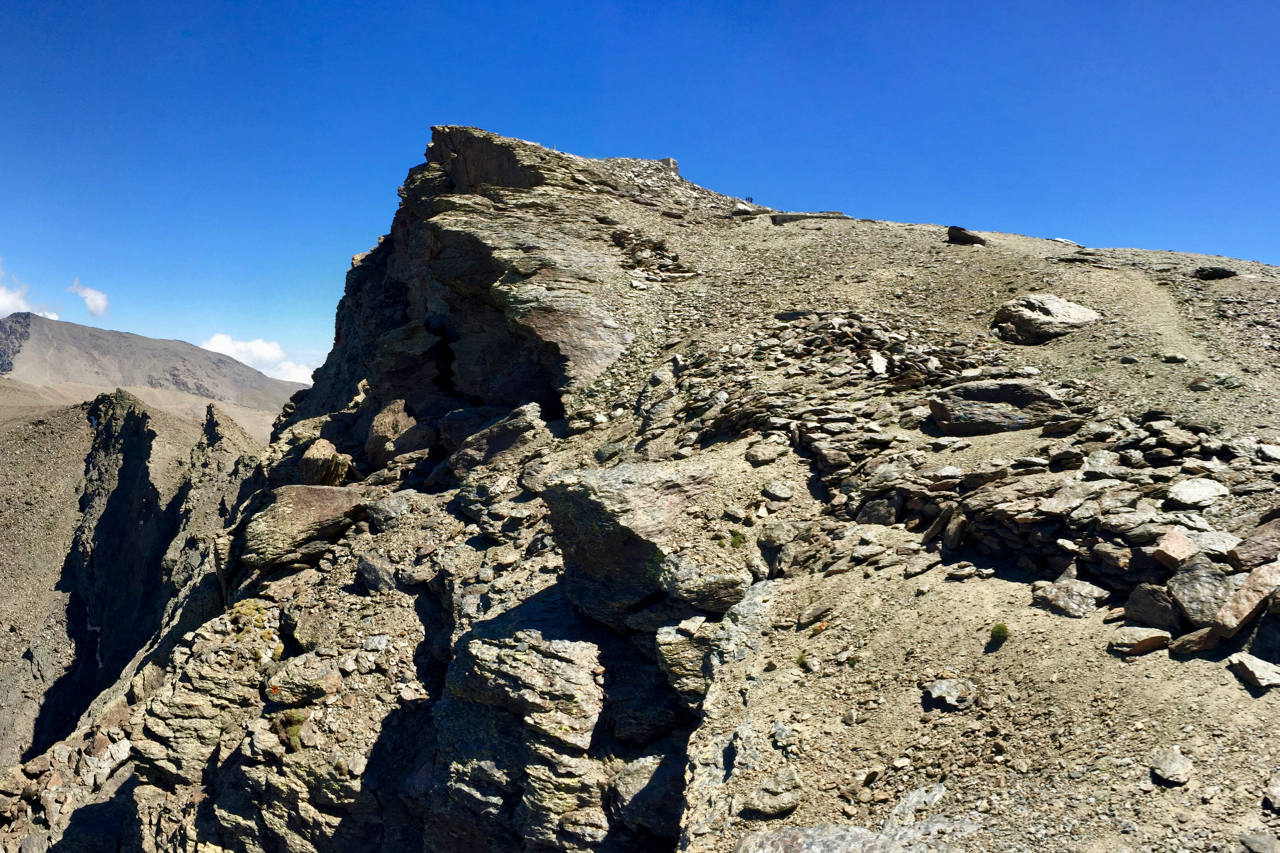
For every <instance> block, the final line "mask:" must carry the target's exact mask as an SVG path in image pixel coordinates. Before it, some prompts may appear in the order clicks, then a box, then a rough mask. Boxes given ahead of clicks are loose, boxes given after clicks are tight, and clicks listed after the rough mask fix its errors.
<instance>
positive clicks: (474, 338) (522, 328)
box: [294, 127, 629, 420]
mask: <svg viewBox="0 0 1280 853" xmlns="http://www.w3.org/2000/svg"><path fill="white" fill-rule="evenodd" d="M572 171H573V170H572V169H570V167H569V163H568V161H567V159H566V157H565V155H558V154H555V153H554V152H550V151H547V150H546V149H544V148H542V147H540V146H536V145H532V144H530V143H524V142H519V141H516V140H510V139H503V138H501V137H496V136H494V135H493V134H487V133H484V132H483V131H475V130H473V129H470V128H455V127H442V128H436V129H435V130H434V131H433V135H432V142H431V145H430V146H429V147H428V149H427V162H426V163H425V164H424V165H422V166H420V167H418V168H416V169H414V170H413V171H412V172H410V173H409V177H408V179H407V180H406V181H405V184H404V186H403V187H401V198H402V199H403V201H402V203H401V206H400V210H399V212H398V213H397V214H396V217H395V221H394V222H393V223H392V227H391V233H390V234H389V235H387V236H386V237H383V238H381V239H380V240H379V243H378V246H377V247H376V248H375V249H373V250H372V251H371V252H369V253H367V254H365V255H358V256H356V258H355V259H354V260H353V262H352V268H351V271H350V272H349V273H348V274H347V287H346V295H345V296H344V297H343V301H342V303H341V304H340V306H339V309H338V324H337V334H336V337H335V341H336V342H335V345H334V349H333V352H332V354H331V355H330V356H329V359H328V360H327V361H326V362H325V364H324V366H323V367H321V368H320V369H319V370H318V371H317V373H316V385H315V388H314V389H313V390H311V391H310V392H307V393H306V395H305V396H304V397H302V399H301V400H300V402H299V403H298V404H297V410H296V414H295V415H294V419H297V418H306V417H314V416H316V415H320V414H324V413H326V412H330V411H334V410H337V409H341V408H342V407H344V406H345V405H346V404H347V403H348V401H350V400H351V399H352V398H353V397H354V396H355V395H356V394H357V393H358V388H357V385H358V383H359V382H360V380H362V379H364V378H365V377H368V378H369V379H370V390H371V392H372V393H373V394H374V395H375V396H376V397H377V398H378V399H379V400H380V401H382V402H383V403H384V404H385V403H389V402H391V401H392V400H396V399H402V400H404V401H405V404H406V407H407V409H408V410H409V412H410V413H411V414H412V415H413V416H414V417H416V418H418V419H419V420H421V419H423V418H427V417H439V416H441V415H444V414H445V413H447V412H449V411H452V410H454V409H459V408H464V407H467V406H472V405H491V406H503V407H507V408H514V407H516V406H519V405H522V404H524V403H529V402H534V403H538V404H540V405H541V406H542V408H543V412H544V416H545V418H546V420H556V419H557V418H559V417H561V416H562V415H561V413H563V412H564V411H565V403H566V398H568V397H572V396H573V395H574V394H575V393H576V392H578V391H580V390H581V389H582V388H584V387H585V386H586V385H587V384H588V383H590V382H591V380H593V379H594V378H595V377H596V376H598V375H599V374H600V372H601V371H603V370H604V369H605V368H607V367H608V366H609V365H610V364H612V363H613V361H614V360H615V359H616V358H617V357H618V356H619V355H620V354H621V353H622V350H623V349H624V348H625V347H626V345H627V342H628V340H629V336H628V334H627V333H626V332H625V331H623V330H622V329H621V328H620V327H619V324H618V323H617V321H616V320H615V319H614V318H612V317H611V316H610V315H609V313H608V312H607V311H605V310H604V309H602V308H601V306H600V304H599V303H598V301H597V299H596V298H595V294H596V292H597V291H598V290H599V289H600V288H601V287H602V283H603V282H602V275H601V272H602V268H605V267H607V266H612V265H613V264H614V263H616V262H615V261H614V260H613V257H612V256H613V252H612V251H609V250H608V248H609V247H606V246H600V245H597V244H595V243H593V242H592V241H591V240H590V239H588V238H589V235H588V234H586V233H583V232H582V231H581V230H580V229H577V228H574V227H572V225H571V224H569V223H567V222H566V223H561V224H560V225H559V226H557V227H555V228H553V230H551V231H548V230H547V229H546V228H545V227H544V226H545V224H546V222H545V221H543V222H540V223H539V227H536V228H535V227H529V225H528V224H526V223H525V222H523V221H521V220H520V219H519V218H515V217H511V216H508V215H505V213H506V211H507V210H508V209H509V208H507V207H506V206H505V205H504V204H503V203H501V202H495V201H494V200H491V198H490V197H488V196H486V195H485V193H486V192H487V191H490V190H501V191H503V192H504V193H506V194H508V195H514V194H515V193H518V191H521V190H528V189H530V188H533V187H538V186H543V185H547V184H557V183H559V184H566V183H572V179H571V177H570V176H571V174H572ZM517 197H518V196H517ZM543 205H544V203H543V202H537V201H534V202H531V206H532V207H533V208H534V209H535V210H536V209H538V208H540V207H543Z"/></svg>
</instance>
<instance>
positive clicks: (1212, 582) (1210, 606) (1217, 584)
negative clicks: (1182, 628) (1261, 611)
mask: <svg viewBox="0 0 1280 853" xmlns="http://www.w3.org/2000/svg"><path fill="white" fill-rule="evenodd" d="M1240 582H1243V579H1242V580H1241V581H1240ZM1238 583H1239V582H1236V581H1232V580H1231V579H1230V578H1228V577H1226V576H1224V575H1223V574H1222V572H1221V571H1219V570H1218V569H1217V568H1216V567H1214V565H1213V563H1211V562H1209V560H1208V559H1207V558H1204V557H1193V558H1192V559H1191V561H1190V562H1189V563H1187V565H1186V566H1184V567H1183V570H1182V571H1180V572H1178V573H1177V574H1175V575H1174V576H1173V577H1171V578H1169V582H1168V583H1167V584H1166V588H1167V589H1168V590H1169V595H1170V596H1171V597H1172V598H1173V600H1174V601H1176V602H1178V606H1179V607H1181V608H1182V612H1183V613H1184V614H1186V617H1187V619H1189V620H1190V621H1191V624H1192V625H1195V626H1196V627H1197V628H1207V627H1209V626H1210V625H1212V624H1213V622H1214V620H1215V619H1217V618H1218V611H1219V610H1221V609H1222V605H1224V604H1226V603H1227V599H1229V598H1230V597H1231V594H1232V593H1234V592H1235V591H1236V587H1237V586H1238Z"/></svg>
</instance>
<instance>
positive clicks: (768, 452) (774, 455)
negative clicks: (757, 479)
mask: <svg viewBox="0 0 1280 853" xmlns="http://www.w3.org/2000/svg"><path fill="white" fill-rule="evenodd" d="M789 450H790V448H789V447H787V446H786V445H783V444H774V443H773V442H772V441H757V442H756V443H755V444H753V445H751V446H750V447H748V448H747V461H748V462H750V463H751V464H752V465H756V466H760V465H768V464H769V463H770V462H776V461H778V460H779V459H781V458H782V457H783V456H785V455H786V454H787V452H788V451H789Z"/></svg>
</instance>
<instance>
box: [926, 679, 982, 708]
mask: <svg viewBox="0 0 1280 853" xmlns="http://www.w3.org/2000/svg"><path fill="white" fill-rule="evenodd" d="M924 689H925V692H926V693H928V694H929V696H930V697H931V698H932V699H933V700H934V701H935V702H941V703H942V704H944V705H946V706H947V707H949V708H953V709H956V710H961V711H963V710H964V709H965V708H969V707H972V706H973V703H974V702H976V701H978V687H977V685H976V684H974V683H973V682H972V681H969V680H967V679H963V678H942V679H939V680H937V681H931V682H929V683H928V684H926V685H925V686H924Z"/></svg>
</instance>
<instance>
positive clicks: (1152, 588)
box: [1124, 583, 1183, 635]
mask: <svg viewBox="0 0 1280 853" xmlns="http://www.w3.org/2000/svg"><path fill="white" fill-rule="evenodd" d="M1124 618H1125V619H1127V620H1129V621H1130V622H1137V623H1138V624H1139V625H1145V626H1147V627H1149V628H1158V629H1160V630H1162V631H1168V632H1169V633H1170V634H1174V635H1177V634H1179V633H1180V632H1181V630H1182V626H1183V621H1182V611H1181V610H1180V609H1179V608H1178V605H1177V603H1176V602H1175V601H1174V600H1173V598H1172V597H1170V595H1169V592H1168V591H1167V590H1166V589H1165V588H1164V587H1161V586H1156V585H1155V584H1149V583H1142V584H1138V585H1137V586H1136V587H1134V589H1133V592H1131V593H1129V600H1128V601H1126V602H1125V603H1124Z"/></svg>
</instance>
